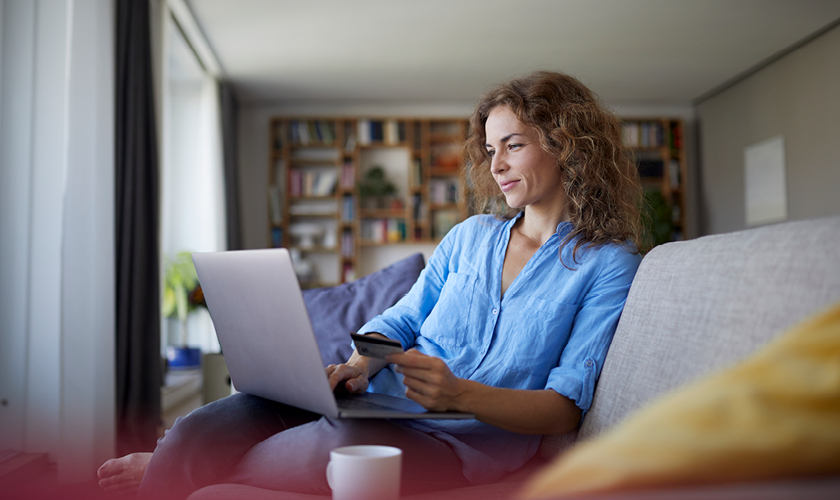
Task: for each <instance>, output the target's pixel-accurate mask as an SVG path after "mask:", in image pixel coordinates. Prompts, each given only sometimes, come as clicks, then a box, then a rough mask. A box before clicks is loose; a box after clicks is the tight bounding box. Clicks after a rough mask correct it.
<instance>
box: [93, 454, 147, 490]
mask: <svg viewBox="0 0 840 500" xmlns="http://www.w3.org/2000/svg"><path fill="white" fill-rule="evenodd" d="M151 459H152V454H151V453H132V454H131V455H126V456H124V457H122V458H112V459H111V460H108V461H107V462H105V463H104V464H102V467H100V468H99V470H98V471H97V472H96V474H97V475H98V476H99V487H100V488H102V489H103V490H107V491H111V492H115V493H129V494H130V493H137V490H138V489H140V481H142V480H143V474H145V473H146V467H148V466H149V460H151Z"/></svg>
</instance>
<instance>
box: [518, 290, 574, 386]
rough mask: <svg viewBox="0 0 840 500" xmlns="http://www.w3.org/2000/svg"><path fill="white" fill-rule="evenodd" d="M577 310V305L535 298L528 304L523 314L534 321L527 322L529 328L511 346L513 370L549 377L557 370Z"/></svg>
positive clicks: (521, 332)
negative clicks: (548, 375) (552, 370)
mask: <svg viewBox="0 0 840 500" xmlns="http://www.w3.org/2000/svg"><path fill="white" fill-rule="evenodd" d="M577 309H578V306H577V305H576V304H565V303H560V302H555V301H552V300H546V299H540V298H536V297H534V298H532V299H531V300H529V301H528V305H527V306H526V307H525V308H524V310H527V311H528V316H530V318H531V319H532V321H528V322H527V323H528V324H529V326H530V328H528V329H527V330H525V331H520V332H519V333H520V335H521V336H519V338H518V340H517V341H516V342H511V343H510V346H511V350H510V359H509V362H510V365H511V367H512V368H513V369H514V370H517V371H520V372H525V373H531V374H540V376H542V375H543V374H546V375H547V373H548V371H549V370H551V369H552V368H554V367H555V366H557V363H558V361H559V360H560V355H561V354H562V353H563V349H564V348H565V347H566V344H568V342H569V337H570V336H571V333H572V325H573V324H574V321H575V314H577ZM522 323H523V324H524V323H526V322H524V321H523V322H522Z"/></svg>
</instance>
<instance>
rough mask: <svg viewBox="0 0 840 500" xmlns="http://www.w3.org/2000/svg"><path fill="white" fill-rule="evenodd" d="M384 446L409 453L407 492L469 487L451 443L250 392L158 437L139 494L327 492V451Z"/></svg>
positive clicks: (156, 496)
mask: <svg viewBox="0 0 840 500" xmlns="http://www.w3.org/2000/svg"><path fill="white" fill-rule="evenodd" d="M359 444H379V445H388V446H396V447H398V448H400V449H402V450H403V473H402V490H403V494H414V493H420V492H426V491H435V490H444V489H452V488H458V487H461V486H466V485H468V484H469V483H468V481H467V479H466V478H465V477H464V476H463V474H462V472H461V471H462V465H461V461H460V460H459V458H458V457H457V455H455V453H454V451H452V448H450V447H449V445H447V444H446V443H444V442H442V441H440V440H438V439H435V438H434V437H432V436H430V435H428V434H425V433H423V432H420V431H417V430H414V429H411V428H408V427H406V426H404V425H402V424H401V423H400V421H399V420H394V421H391V420H382V419H342V420H334V419H329V418H326V417H322V416H320V415H317V414H314V413H310V412H307V411H304V410H300V409H298V408H293V407H290V406H287V405H283V404H280V403H276V402H273V401H270V400H267V399H263V398H259V397H256V396H251V395H248V394H243V393H239V394H235V395H233V396H230V397H227V398H224V399H221V400H219V401H216V402H214V403H211V404H209V405H206V406H203V407H201V408H199V409H197V410H195V411H193V412H192V413H190V414H189V415H187V416H186V417H184V418H181V419H178V421H177V422H176V423H175V425H174V426H173V427H172V429H170V430H169V431H167V432H166V435H165V436H164V437H162V438H161V439H159V440H158V443H157V447H156V448H155V452H154V454H153V455H152V460H151V462H150V463H149V467H148V469H146V474H145V475H144V476H143V482H142V483H141V485H140V491H139V493H138V498H139V499H141V500H145V499H148V500H152V499H156V500H157V499H173V500H174V499H185V498H187V497H188V496H189V495H190V494H191V493H192V492H193V491H196V490H198V489H200V488H203V487H205V486H209V485H211V484H222V483H238V484H247V485H251V486H257V487H260V488H266V489H271V490H277V491H289V492H297V493H310V494H323V495H329V494H330V489H329V486H328V485H327V481H326V472H325V471H326V466H327V463H328V462H329V452H330V450H332V449H334V448H338V447H340V446H350V445H359Z"/></svg>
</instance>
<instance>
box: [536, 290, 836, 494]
mask: <svg viewBox="0 0 840 500" xmlns="http://www.w3.org/2000/svg"><path fill="white" fill-rule="evenodd" d="M838 473H840V304H838V305H837V306H835V307H833V308H831V309H830V310H829V311H827V312H825V313H823V314H821V315H819V316H817V317H815V318H813V319H811V320H809V321H806V322H805V323H802V324H800V325H798V326H797V327H795V328H793V329H792V330H790V331H789V332H787V333H785V334H784V335H783V336H782V337H780V338H779V339H777V340H775V341H773V342H771V343H770V344H768V345H767V346H765V347H764V348H762V349H761V350H760V351H758V352H757V353H756V354H754V355H753V356H752V357H750V358H749V359H747V360H746V361H743V362H742V363H740V364H738V365H737V366H735V367H733V368H731V369H728V370H725V371H723V372H721V373H718V374H716V375H713V376H711V377H709V378H706V379H703V380H701V381H699V382H695V383H693V384H690V385H689V386H686V387H685V388H683V389H681V390H679V391H678V392H676V393H673V394H670V395H668V396H666V397H664V398H663V399H660V400H659V401H658V402H656V403H654V404H652V405H650V406H648V407H647V408H645V409H644V410H642V411H641V412H640V413H638V414H636V415H634V416H633V417H631V418H630V419H629V420H627V421H626V422H625V423H623V424H621V425H619V426H618V427H616V428H615V429H613V430H611V431H609V432H608V433H606V434H604V435H602V436H601V437H599V438H597V439H595V440H593V441H590V442H585V443H581V444H579V445H578V446H576V447H575V448H573V449H572V450H570V451H569V452H568V453H566V454H564V455H563V456H562V457H560V458H559V459H558V460H557V461H556V462H555V463H554V464H552V465H550V466H548V467H547V468H546V469H545V470H544V471H542V472H541V473H540V474H538V475H537V477H535V478H534V479H533V480H532V481H531V482H530V483H529V484H528V485H527V487H526V488H525V490H524V492H523V497H524V498H542V497H549V496H551V497H554V496H562V495H563V494H571V493H585V492H601V491H612V490H634V489H635V490H638V489H652V488H660V487H668V486H671V487H673V486H683V485H696V484H711V483H724V482H733V481H750V480H763V479H777V478H783V477H793V476H802V475H823V474H838Z"/></svg>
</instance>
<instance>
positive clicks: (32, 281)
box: [0, 0, 114, 481]
mask: <svg viewBox="0 0 840 500" xmlns="http://www.w3.org/2000/svg"><path fill="white" fill-rule="evenodd" d="M0 1H1V2H2V3H0V13H2V14H0V37H2V43H0V63H1V64H0V68H2V69H1V70H0V141H2V142H0V235H2V236H0V399H3V400H4V403H5V404H4V407H3V411H2V412H0V449H5V448H12V449H16V450H20V451H26V452H46V453H49V455H50V459H51V460H52V461H55V462H57V465H58V473H59V479H60V480H62V481H79V480H87V479H92V478H93V477H95V476H94V474H95V471H96V468H97V467H98V466H99V465H100V464H101V463H102V461H103V460H105V459H107V458H108V457H110V456H112V455H113V449H114V259H113V254H114V234H113V227H114V206H113V199H114V187H113V186H114V129H113V124H114V108H113V106H114V53H113V52H114V39H113V37H114V8H113V7H114V5H113V2H112V1H111V0H73V1H65V0H0Z"/></svg>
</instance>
